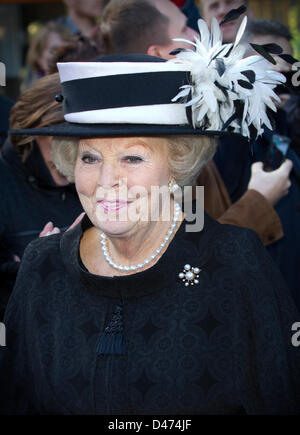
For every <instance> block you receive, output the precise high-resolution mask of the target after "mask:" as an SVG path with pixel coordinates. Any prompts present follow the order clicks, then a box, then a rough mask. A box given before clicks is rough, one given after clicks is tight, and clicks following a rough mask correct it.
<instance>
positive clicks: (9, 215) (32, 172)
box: [0, 140, 82, 318]
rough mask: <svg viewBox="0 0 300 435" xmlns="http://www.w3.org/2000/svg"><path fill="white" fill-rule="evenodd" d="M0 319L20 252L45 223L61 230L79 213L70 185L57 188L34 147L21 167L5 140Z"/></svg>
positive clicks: (0, 184) (0, 159)
mask: <svg viewBox="0 0 300 435" xmlns="http://www.w3.org/2000/svg"><path fill="white" fill-rule="evenodd" d="M0 189H1V191H0V192H1V193H0V195H1V196H0V198H1V201H0V276H1V284H0V316H1V318H2V317H3V312H4V309H5V306H6V304H7V300H8V297H9V295H10V293H11V291H12V288H13V285H14V282H15V278H16V273H17V269H18V266H19V263H17V262H15V261H13V256H14V255H17V256H19V257H20V258H22V255H23V252H24V250H25V248H26V246H27V245H28V243H29V242H31V241H32V240H33V239H36V238H37V237H38V236H39V233H40V232H41V230H42V229H43V227H44V226H45V224H46V223H47V222H49V221H52V222H53V224H54V225H55V226H57V227H59V228H60V229H61V230H64V229H66V228H68V227H69V225H71V224H72V222H73V221H74V220H75V219H76V217H77V216H78V215H79V214H80V213H81V212H82V207H81V204H80V202H79V199H78V196H77V193H76V190H75V187H74V185H72V184H70V185H68V186H64V187H57V186H56V185H55V183H54V181H53V178H52V176H51V174H50V172H49V170H48V168H47V166H46V164H45V163H44V160H43V158H42V156H41V154H40V151H39V148H38V146H37V145H36V146H35V147H34V149H33V151H32V153H31V154H30V155H29V157H28V158H27V160H26V162H25V164H23V163H22V162H21V159H20V157H19V156H18V154H17V152H16V151H15V149H14V148H13V146H12V145H11V143H10V142H9V141H8V140H7V141H6V143H5V145H4V146H3V149H2V151H1V154H0Z"/></svg>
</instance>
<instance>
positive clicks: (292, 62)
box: [279, 54, 299, 65]
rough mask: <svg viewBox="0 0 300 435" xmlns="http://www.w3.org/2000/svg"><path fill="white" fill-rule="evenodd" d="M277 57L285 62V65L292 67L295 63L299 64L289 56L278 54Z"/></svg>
mask: <svg viewBox="0 0 300 435" xmlns="http://www.w3.org/2000/svg"><path fill="white" fill-rule="evenodd" d="M279 57H281V59H283V60H285V61H286V62H287V63H290V64H291V65H293V64H294V63H296V62H299V60H297V59H295V58H294V57H293V56H291V55H290V54H280V55H279Z"/></svg>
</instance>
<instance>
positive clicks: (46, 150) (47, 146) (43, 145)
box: [36, 136, 69, 186]
mask: <svg viewBox="0 0 300 435" xmlns="http://www.w3.org/2000/svg"><path fill="white" fill-rule="evenodd" d="M51 141H52V137H51V136H37V137H36V142H37V144H38V147H39V149H40V152H41V154H42V156H43V159H44V162H45V164H46V166H47V168H48V170H49V172H50V174H51V176H52V178H53V180H54V182H55V184H56V185H57V186H66V185H67V184H69V181H68V180H67V179H66V177H65V176H64V175H62V174H61V173H60V172H59V171H58V170H57V168H56V166H55V165H54V163H53V161H52V156H51Z"/></svg>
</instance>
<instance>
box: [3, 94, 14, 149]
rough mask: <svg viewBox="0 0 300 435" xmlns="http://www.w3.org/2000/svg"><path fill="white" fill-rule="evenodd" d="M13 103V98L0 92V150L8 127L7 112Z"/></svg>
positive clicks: (8, 112)
mask: <svg viewBox="0 0 300 435" xmlns="http://www.w3.org/2000/svg"><path fill="white" fill-rule="evenodd" d="M13 105H14V102H13V100H11V99H10V98H9V97H7V96H6V95H1V94H0V150H1V148H2V146H3V144H4V142H5V139H6V137H7V132H8V129H9V114H10V109H11V108H12V106H13Z"/></svg>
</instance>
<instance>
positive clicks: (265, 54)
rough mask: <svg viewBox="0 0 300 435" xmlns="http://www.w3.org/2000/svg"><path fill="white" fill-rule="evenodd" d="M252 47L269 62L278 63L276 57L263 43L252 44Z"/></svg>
mask: <svg viewBox="0 0 300 435" xmlns="http://www.w3.org/2000/svg"><path fill="white" fill-rule="evenodd" d="M250 45H251V47H252V48H253V49H254V50H255V51H257V53H259V54H260V55H261V56H262V57H264V58H265V59H267V60H268V61H269V62H271V63H272V64H273V65H276V60H275V59H274V57H272V56H271V55H270V54H269V53H268V52H267V50H265V49H264V47H263V45H258V44H252V43H251V44H250ZM280 56H282V55H280Z"/></svg>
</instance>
